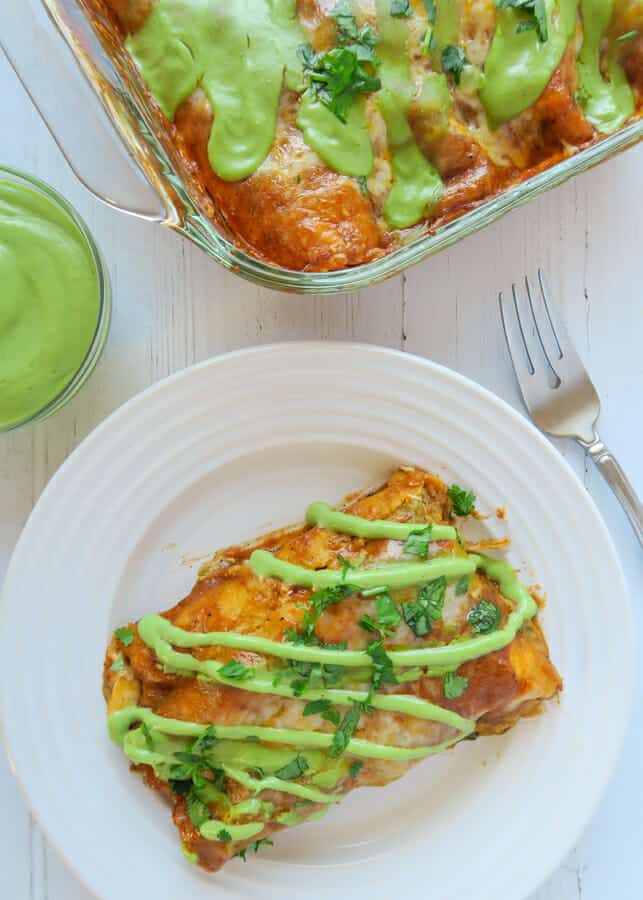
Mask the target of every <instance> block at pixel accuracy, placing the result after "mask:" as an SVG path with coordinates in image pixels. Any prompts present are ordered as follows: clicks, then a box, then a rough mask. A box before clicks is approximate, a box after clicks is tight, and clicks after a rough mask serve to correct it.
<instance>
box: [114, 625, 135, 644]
mask: <svg viewBox="0 0 643 900" xmlns="http://www.w3.org/2000/svg"><path fill="white" fill-rule="evenodd" d="M114 635H115V636H116V637H117V638H118V640H119V641H120V642H121V644H122V645H123V647H129V645H130V644H131V643H132V641H133V640H134V632H133V631H132V629H131V628H117V629H116V631H115V632H114Z"/></svg>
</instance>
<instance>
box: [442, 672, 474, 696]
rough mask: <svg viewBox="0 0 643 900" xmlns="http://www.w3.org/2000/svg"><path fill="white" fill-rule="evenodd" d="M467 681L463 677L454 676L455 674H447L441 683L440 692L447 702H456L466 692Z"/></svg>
mask: <svg viewBox="0 0 643 900" xmlns="http://www.w3.org/2000/svg"><path fill="white" fill-rule="evenodd" d="M468 685H469V679H468V678H465V677H464V675H456V673H455V672H447V674H446V675H445V676H444V680H443V682H442V690H443V691H444V696H445V697H446V698H447V700H457V699H458V697H461V696H462V695H463V694H464V692H465V691H466V689H467V687H468Z"/></svg>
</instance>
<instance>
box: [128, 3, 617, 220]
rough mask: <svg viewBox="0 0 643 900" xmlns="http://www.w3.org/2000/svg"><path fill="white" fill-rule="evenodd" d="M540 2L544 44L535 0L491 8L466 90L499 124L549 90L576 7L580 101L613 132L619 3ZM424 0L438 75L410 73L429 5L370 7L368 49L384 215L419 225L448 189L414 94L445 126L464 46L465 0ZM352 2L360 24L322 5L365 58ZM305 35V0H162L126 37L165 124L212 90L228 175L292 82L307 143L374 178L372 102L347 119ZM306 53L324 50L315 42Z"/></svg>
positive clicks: (268, 136) (249, 154)
mask: <svg viewBox="0 0 643 900" xmlns="http://www.w3.org/2000/svg"><path fill="white" fill-rule="evenodd" d="M543 2H544V9H545V14H546V23H547V28H546V40H544V39H543V34H541V33H540V29H537V28H534V27H529V26H530V22H529V20H528V19H527V18H526V16H528V14H529V5H528V4H527V5H526V7H525V9H527V12H525V9H523V8H521V6H520V5H518V4H517V5H515V6H513V7H512V6H509V7H506V8H505V7H500V8H497V9H496V22H495V29H494V34H493V38H492V41H491V47H490V50H489V53H488V55H487V59H486V62H485V66H484V72H483V73H482V75H481V76H480V77H476V79H475V82H472V86H471V87H470V88H468V89H467V90H466V92H468V93H473V92H475V91H476V90H478V93H479V96H480V99H481V101H482V104H483V107H484V109H485V111H486V114H487V119H488V121H489V124H490V126H491V127H492V128H498V127H499V126H500V125H502V124H504V123H505V122H508V121H509V120H511V119H513V118H515V117H516V116H519V115H520V114H521V113H523V112H524V111H525V110H527V109H528V108H529V107H530V106H532V105H533V104H534V103H535V102H536V100H537V99H538V98H539V97H540V95H541V94H542V93H543V91H544V90H545V88H546V86H547V84H548V82H549V80H550V79H551V77H552V75H553V74H554V72H555V70H556V68H557V67H558V65H559V64H560V62H561V59H562V57H563V54H564V53H565V50H566V49H567V47H568V46H569V45H570V42H571V41H572V38H573V37H574V35H575V32H576V27H577V23H578V12H579V6H580V12H581V16H582V21H583V28H584V39H583V44H582V48H581V50H580V55H579V57H578V60H577V68H578V77H579V91H578V100H579V103H580V104H581V106H582V107H583V110H584V112H585V115H586V117H587V119H588V121H589V122H590V123H591V124H592V125H594V127H596V128H597V129H598V130H599V131H602V132H605V133H607V132H611V131H615V130H616V129H617V128H619V127H620V126H621V125H622V124H623V123H624V122H625V121H627V119H628V118H629V117H630V116H631V115H632V113H633V111H634V94H633V91H632V88H631V87H630V85H629V83H628V81H627V78H626V75H625V72H624V70H623V67H622V66H621V65H620V63H619V61H618V54H619V46H618V43H617V41H616V40H615V39H613V40H612V41H611V46H610V47H609V49H608V55H607V63H606V67H605V68H606V72H603V71H602V69H601V45H602V42H603V38H604V37H605V34H606V32H607V29H608V27H609V24H610V22H611V19H612V16H613V10H614V5H615V0H543ZM425 6H426V9H427V11H428V10H430V11H431V17H432V16H434V18H435V21H431V17H429V21H428V30H427V35H431V41H430V42H429V44H428V47H429V48H430V49H428V50H427V51H426V52H428V55H429V58H430V60H431V63H432V67H433V69H434V71H427V72H425V74H424V75H423V77H422V79H421V82H420V83H418V84H416V83H415V80H414V78H413V77H412V75H411V65H410V50H409V38H410V31H409V21H410V19H411V17H413V16H419V15H420V14H422V15H424V13H420V11H419V10H418V9H414V8H413V7H411V6H409V8H408V12H409V13H410V15H408V14H407V13H406V12H404V13H403V14H396V15H393V14H392V12H393V8H394V4H392V2H391V0H375V4H374V13H375V18H376V26H377V27H376V34H375V35H374V42H375V46H374V53H375V58H373V55H372V54H371V56H370V57H369V58H368V60H367V63H366V65H367V67H369V66H370V69H369V72H370V74H372V75H373V76H374V77H375V78H376V79H377V78H379V79H380V81H381V89H379V90H377V89H375V90H374V93H372V94H371V96H372V98H373V100H374V101H375V103H376V104H377V107H378V109H379V111H380V113H381V115H382V117H383V119H384V123H385V126H386V132H387V139H388V148H389V152H390V163H391V170H392V186H391V189H390V191H389V194H388V196H387V198H386V200H385V203H384V208H383V215H384V218H385V220H386V221H387V223H388V224H389V225H390V226H392V227H393V228H410V227H412V226H414V225H416V224H417V223H418V222H420V221H421V220H422V219H423V218H424V217H425V216H426V215H428V214H430V213H431V212H432V211H433V210H434V209H435V208H436V206H437V204H438V203H439V201H440V198H441V196H442V192H443V183H442V180H441V178H440V175H439V173H438V171H437V169H436V168H435V166H434V165H433V164H432V163H431V162H430V161H429V159H427V158H426V156H425V155H424V153H423V151H422V149H421V148H420V146H419V145H418V142H417V140H416V138H415V135H414V133H413V130H412V128H411V125H410V124H409V118H408V116H409V110H410V108H411V105H412V104H414V103H415V104H416V106H417V109H418V110H419V111H422V110H423V109H424V107H425V106H426V103H427V101H428V102H429V110H428V111H429V113H430V116H431V117H432V118H433V119H435V120H436V121H437V122H438V123H439V124H440V123H441V124H440V127H442V128H443V129H444V130H446V127H447V123H448V112H449V108H450V107H451V103H452V100H451V95H450V93H449V89H448V84H447V80H446V78H445V76H444V75H442V74H440V72H441V69H442V52H443V50H444V49H445V48H448V47H449V46H450V45H453V46H456V47H460V46H461V32H462V25H461V22H460V4H459V2H458V0H434V2H433V3H431V4H430V5H426V4H425ZM337 10H341V15H340V14H338V13H337ZM351 12H352V13H353V25H354V28H355V29H356V28H357V20H359V21H360V22H368V21H369V19H368V17H365V16H364V10H363V7H362V4H361V3H356V2H350V0H342V3H341V4H336V5H335V6H334V7H332V8H329V9H327V11H326V15H327V17H328V18H332V19H333V21H334V24H335V25H337V42H338V43H337V47H336V48H335V50H339V49H340V48H342V49H344V50H348V51H351V52H352V53H355V54H356V55H357V58H358V59H359V58H360V57H359V53H360V47H359V40H358V43H357V44H352V45H351V43H350V37H349V38H346V33H345V32H344V33H342V28H341V26H340V25H339V24H338V22H339V21H340V20H341V18H342V16H343V17H344V19H345V18H346V16H347V15H348V16H349V18H350V13H351ZM371 24H372V23H371ZM305 45H306V35H305V32H304V29H303V28H302V26H301V24H300V22H299V19H298V16H297V3H296V0H244V2H241V0H233V2H232V0H231V2H228V3H225V4H223V3H221V4H219V3H217V2H215V0H157V2H156V3H155V5H154V6H153V8H152V10H151V12H150V14H149V16H148V18H147V19H146V21H145V23H144V24H143V26H142V28H141V29H140V30H139V31H138V32H136V33H135V34H134V35H132V36H130V37H129V38H128V39H127V47H128V49H129V51H130V53H131V55H132V56H133V58H134V60H135V62H136V64H137V65H138V68H139V70H140V72H141V74H142V76H143V78H144V80H145V82H146V83H147V85H148V87H149V89H150V91H151V92H152V94H153V95H154V97H155V98H156V100H157V102H158V104H159V106H160V107H161V109H162V111H163V112H164V113H165V115H166V116H167V117H168V118H169V119H170V120H173V119H174V117H175V115H176V112H177V109H178V108H179V106H180V105H181V103H183V102H184V101H185V100H187V99H188V98H189V97H190V96H191V95H192V94H193V93H194V91H195V89H196V88H197V87H199V86H200V87H201V88H202V89H203V90H204V92H205V94H206V95H207V97H208V99H209V101H210V104H211V106H212V109H213V113H214V118H213V125H212V129H211V134H210V138H209V143H208V157H209V161H210V164H211V166H212V169H213V171H214V172H215V173H216V174H217V175H218V176H219V177H220V178H222V179H223V180H224V181H230V182H234V181H240V180H242V179H244V178H247V177H249V176H250V175H252V174H253V173H254V172H255V171H256V170H257V169H258V168H259V167H260V166H261V164H262V163H263V162H264V160H265V159H266V157H267V156H268V154H269V152H270V149H271V147H272V145H273V143H274V139H275V132H276V127H277V120H278V115H279V104H280V97H281V93H282V89H283V87H284V86H285V87H286V88H287V89H288V90H291V91H294V92H297V93H299V94H301V95H302V96H301V99H300V102H299V108H298V113H297V125H298V127H299V128H300V129H301V132H302V134H303V138H304V140H305V142H306V143H307V144H308V145H309V146H310V147H311V148H312V149H313V150H314V151H315V152H316V153H317V155H318V156H319V157H320V159H321V160H322V161H323V162H324V163H325V164H326V165H327V166H329V167H330V169H332V170H333V171H336V172H338V173H340V174H342V175H346V176H350V177H355V178H358V179H365V178H367V177H368V176H370V175H371V174H372V172H373V168H374V154H373V146H372V142H371V135H370V133H369V121H368V115H367V112H368V108H369V103H371V102H372V101H371V100H369V99H367V97H365V96H364V94H355V96H354V97H353V99H352V102H351V103H350V106H349V107H348V110H347V112H346V115H345V117H344V116H342V117H339V116H338V115H336V114H335V112H333V111H332V110H331V109H329V108H328V106H327V105H325V104H324V102H322V101H321V100H320V99H319V97H316V96H315V95H314V91H313V88H312V87H311V86H310V85H311V82H309V80H308V74H309V73H307V75H306V77H304V70H303V67H302V62H301V60H300V59H299V58H298V50H299V51H301V48H302V47H305ZM369 46H371V47H372V45H369ZM309 49H310V48H309ZM326 49H328V48H326ZM311 53H313V56H315V54H314V52H313V51H312V49H311ZM321 55H322V56H323V52H322V54H321ZM349 55H350V53H349ZM467 73H473V74H474V75H476V76H478V75H479V73H477V70H475V69H474V68H473V67H471V66H466V67H465V76H466V75H467ZM345 75H346V73H345V71H344V69H343V68H342V66H341V65H339V64H338V67H337V68H336V69H335V70H334V71H333V72H332V73H331V74H330V75H329V73H328V71H325V72H323V71H322V72H316V73H314V74H313V75H311V77H314V78H315V79H316V82H315V84H316V85H318V84H319V82H320V81H324V79H325V78H326V77H327V76H329V79H330V80H329V84H331V85H332V90H341V84H342V79H343V78H344V77H345ZM465 76H463V78H464V77H465ZM469 81H471V79H470V78H469ZM462 90H465V88H464V81H463V85H462ZM436 104H437V109H436V108H435V107H436ZM344 118H345V121H344V120H343V119H344ZM425 118H426V117H425ZM438 136H439V135H438Z"/></svg>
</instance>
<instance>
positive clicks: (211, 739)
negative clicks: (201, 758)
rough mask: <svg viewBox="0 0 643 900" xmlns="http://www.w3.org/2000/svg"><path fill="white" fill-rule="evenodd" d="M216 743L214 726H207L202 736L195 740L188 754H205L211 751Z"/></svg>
mask: <svg viewBox="0 0 643 900" xmlns="http://www.w3.org/2000/svg"><path fill="white" fill-rule="evenodd" d="M216 742H217V736H216V733H215V731H214V725H208V727H207V728H206V729H205V731H204V732H203V734H202V735H201V736H200V737H198V738H197V739H196V741H195V742H194V743H193V744H192V747H191V748H190V752H191V753H194V754H200V753H205V752H206V751H207V750H211V749H212V747H214V745H215V743H216Z"/></svg>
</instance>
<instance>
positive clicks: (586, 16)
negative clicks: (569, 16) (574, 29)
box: [578, 0, 634, 134]
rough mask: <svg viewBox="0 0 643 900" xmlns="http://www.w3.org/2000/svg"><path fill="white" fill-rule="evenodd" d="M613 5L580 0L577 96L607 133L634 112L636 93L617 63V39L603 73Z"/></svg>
mask: <svg viewBox="0 0 643 900" xmlns="http://www.w3.org/2000/svg"><path fill="white" fill-rule="evenodd" d="M614 6H615V3H614V0H581V15H582V17H583V46H582V47H581V51H580V54H579V56H578V81H579V91H578V98H579V102H580V104H581V106H582V107H583V110H584V112H585V116H586V117H587V120H588V121H589V122H591V124H592V125H593V126H594V127H595V128H597V129H598V130H599V131H602V132H604V133H606V134H609V133H610V132H612V131H616V130H617V128H620V127H621V125H623V124H624V123H625V122H626V121H627V120H628V119H629V117H630V116H631V115H632V113H633V112H634V93H633V91H632V88H631V87H630V85H629V82H628V80H627V78H626V76H625V71H624V70H623V67H622V66H621V65H620V64H619V62H618V58H617V54H618V44H617V43H616V41H615V40H612V42H611V46H610V47H609V48H608V52H607V75H606V77H604V76H603V73H602V72H601V43H602V41H603V38H604V36H605V33H606V32H607V29H608V28H609V25H610V23H611V21H612V16H613V14H614Z"/></svg>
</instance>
